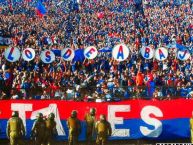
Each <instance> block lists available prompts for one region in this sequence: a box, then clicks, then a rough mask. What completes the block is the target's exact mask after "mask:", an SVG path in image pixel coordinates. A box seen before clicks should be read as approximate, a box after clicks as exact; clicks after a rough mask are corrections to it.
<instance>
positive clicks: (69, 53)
mask: <svg viewBox="0 0 193 145" xmlns="http://www.w3.org/2000/svg"><path fill="white" fill-rule="evenodd" d="M74 56H75V53H74V50H73V49H71V48H65V49H63V50H62V52H61V57H62V58H63V59H64V60H65V61H71V60H73V58H74Z"/></svg>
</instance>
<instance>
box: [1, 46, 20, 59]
mask: <svg viewBox="0 0 193 145" xmlns="http://www.w3.org/2000/svg"><path fill="white" fill-rule="evenodd" d="M4 55H5V58H6V59H7V61H9V62H15V61H17V60H19V58H20V51H19V49H18V48H16V47H9V48H7V49H6V50H5V54H4Z"/></svg>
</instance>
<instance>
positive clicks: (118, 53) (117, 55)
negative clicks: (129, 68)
mask: <svg viewBox="0 0 193 145" xmlns="http://www.w3.org/2000/svg"><path fill="white" fill-rule="evenodd" d="M112 55H113V58H114V59H115V60H117V61H124V60H125V59H127V58H128V56H129V48H128V47H127V46H126V45H125V44H118V45H116V46H115V47H114V48H113V50H112Z"/></svg>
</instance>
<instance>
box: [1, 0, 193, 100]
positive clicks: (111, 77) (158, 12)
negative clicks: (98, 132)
mask: <svg viewBox="0 0 193 145" xmlns="http://www.w3.org/2000/svg"><path fill="white" fill-rule="evenodd" d="M0 3H1V7H0V35H1V36H2V37H8V38H11V40H12V44H11V46H15V47H18V48H19V49H20V50H23V49H24V48H27V47H31V48H33V49H34V50H35V51H36V54H37V55H36V58H35V59H34V60H33V61H30V62H26V61H24V60H22V59H21V60H20V61H18V62H15V63H9V62H7V61H6V59H5V58H4V56H3V52H4V49H1V50H0V51H1V53H0V83H1V84H0V87H1V88H0V90H1V92H0V95H1V96H0V97H1V99H6V98H12V99H19V98H20V99H21V98H23V99H29V98H32V99H50V98H57V99H67V100H70V99H75V100H84V101H93V100H94V101H113V100H114V101H118V100H121V99H128V98H146V99H151V98H154V99H171V98H172V96H176V97H185V98H192V97H193V60H192V59H193V57H192V55H191V58H190V59H188V60H187V61H180V60H178V59H177V58H176V55H175V52H176V49H173V48H170V49H169V52H170V54H169V57H168V59H167V60H165V61H163V62H160V61H157V60H155V59H151V60H145V59H144V58H142V56H141V55H140V48H141V47H142V46H144V45H148V46H151V47H152V48H154V49H155V48H157V47H159V46H167V45H168V44H171V43H178V44H181V45H184V46H186V47H188V48H192V47H193V4H192V3H193V1H191V0H163V1H161V0H151V1H150V0H145V1H143V3H142V4H140V3H136V2H135V1H133V0H119V1H118V0H79V1H78V2H77V1H69V0H64V1H58V0H53V1H52V0H46V1H44V2H43V4H44V5H45V7H46V9H47V13H46V15H44V16H43V18H41V17H39V16H37V15H36V7H35V6H36V3H37V2H36V1H16V2H15V1H12V2H10V3H9V1H7V2H4V1H1V0H0ZM118 43H125V44H127V45H128V46H129V48H130V50H131V54H130V56H129V58H128V59H127V60H126V61H124V62H117V61H115V60H114V59H112V57H111V53H109V52H106V53H100V54H99V55H98V56H97V58H95V59H94V60H87V59H85V60H84V61H83V62H80V61H71V62H67V61H63V60H62V59H61V58H60V57H57V58H56V61H54V62H53V63H51V64H44V63H43V62H42V61H41V60H40V57H39V55H38V54H40V52H41V51H42V50H44V49H50V50H53V49H54V50H62V49H64V48H66V47H71V48H73V49H84V48H85V47H87V46H90V45H94V46H96V47H97V48H98V49H99V48H112V47H113V46H114V45H116V44H118Z"/></svg>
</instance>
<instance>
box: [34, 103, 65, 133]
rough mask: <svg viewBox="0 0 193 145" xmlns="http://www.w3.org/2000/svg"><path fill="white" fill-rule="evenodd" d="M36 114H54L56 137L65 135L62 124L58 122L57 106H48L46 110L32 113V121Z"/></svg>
mask: <svg viewBox="0 0 193 145" xmlns="http://www.w3.org/2000/svg"><path fill="white" fill-rule="evenodd" d="M38 113H42V114H43V115H44V116H48V115H49V114H50V113H54V114H55V121H56V124H57V126H56V129H57V132H58V135H61V136H65V135H66V133H65V131H64V129H63V127H62V123H61V121H60V114H59V111H58V107H57V104H50V105H49V106H48V107H46V108H43V109H39V110H36V111H33V112H32V114H31V119H32V120H33V119H35V118H36V116H37V114H38Z"/></svg>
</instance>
